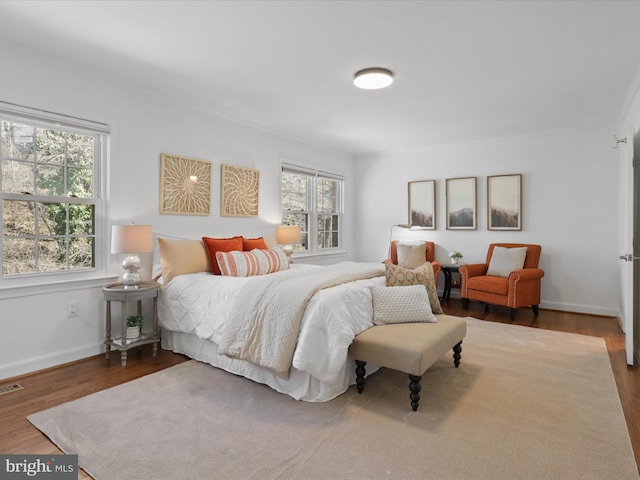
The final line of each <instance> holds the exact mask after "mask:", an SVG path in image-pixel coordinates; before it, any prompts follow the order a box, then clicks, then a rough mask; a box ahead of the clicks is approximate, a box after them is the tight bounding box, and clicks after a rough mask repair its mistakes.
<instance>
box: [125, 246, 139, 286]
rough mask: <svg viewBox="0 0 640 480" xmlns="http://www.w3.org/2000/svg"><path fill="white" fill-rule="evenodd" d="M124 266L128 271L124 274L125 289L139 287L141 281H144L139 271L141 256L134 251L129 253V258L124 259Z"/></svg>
mask: <svg viewBox="0 0 640 480" xmlns="http://www.w3.org/2000/svg"><path fill="white" fill-rule="evenodd" d="M122 268H124V269H125V270H126V272H125V273H124V274H122V284H123V285H124V289H125V290H129V289H131V290H133V289H136V288H139V287H140V282H141V281H142V279H141V278H140V274H139V273H138V270H140V258H139V257H138V256H137V255H134V254H133V253H131V254H129V255H128V256H127V258H125V259H124V260H123V261H122Z"/></svg>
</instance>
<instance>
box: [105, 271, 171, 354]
mask: <svg viewBox="0 0 640 480" xmlns="http://www.w3.org/2000/svg"><path fill="white" fill-rule="evenodd" d="M159 291H160V285H158V284H157V283H156V282H141V283H140V284H139V286H138V288H135V289H134V288H131V287H129V288H125V286H124V285H123V284H122V283H111V284H109V285H105V286H104V287H102V295H103V296H104V300H105V302H106V304H107V313H106V322H105V340H104V344H105V346H106V352H105V355H106V357H107V358H109V357H110V355H111V347H114V348H116V349H118V350H120V363H121V364H122V366H123V367H124V366H126V365H127V350H129V349H131V348H134V347H140V346H142V345H147V344H153V356H154V357H155V356H156V354H157V353H158V343H159V342H160V335H159V330H158V292H159ZM146 299H153V323H152V328H153V330H152V332H151V334H141V335H140V336H139V337H138V338H133V339H127V320H126V319H127V302H138V315H141V314H142V300H146ZM111 302H120V304H121V306H122V335H121V336H120V337H112V336H111Z"/></svg>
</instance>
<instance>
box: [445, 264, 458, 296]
mask: <svg viewBox="0 0 640 480" xmlns="http://www.w3.org/2000/svg"><path fill="white" fill-rule="evenodd" d="M459 266H460V265H458V264H455V265H454V264H449V265H442V273H443V275H444V289H443V290H442V301H445V300H449V298H450V297H451V288H460V282H459V281H458V282H456V283H454V282H453V280H452V278H451V274H452V273H460V270H459V268H458V267H459Z"/></svg>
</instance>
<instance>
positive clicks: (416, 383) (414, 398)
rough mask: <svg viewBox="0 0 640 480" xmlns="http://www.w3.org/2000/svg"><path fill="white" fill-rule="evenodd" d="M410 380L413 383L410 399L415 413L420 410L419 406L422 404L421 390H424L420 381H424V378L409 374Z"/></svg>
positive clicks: (411, 384) (410, 387) (410, 385)
mask: <svg viewBox="0 0 640 480" xmlns="http://www.w3.org/2000/svg"><path fill="white" fill-rule="evenodd" d="M409 380H410V381H411V383H409V390H411V394H410V395H409V398H410V399H411V408H412V409H413V411H414V412H415V411H416V410H418V405H419V404H420V390H421V389H422V387H421V386H420V380H422V377H421V376H419V375H411V374H409Z"/></svg>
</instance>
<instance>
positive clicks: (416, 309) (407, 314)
mask: <svg viewBox="0 0 640 480" xmlns="http://www.w3.org/2000/svg"><path fill="white" fill-rule="evenodd" d="M371 297H372V298H373V324H374V325H386V324H389V323H413V322H428V323H436V322H437V320H436V317H434V316H433V313H432V312H431V306H430V305H429V297H428V295H427V290H426V288H424V287H423V286H422V285H411V286H408V287H378V286H374V287H371Z"/></svg>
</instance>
